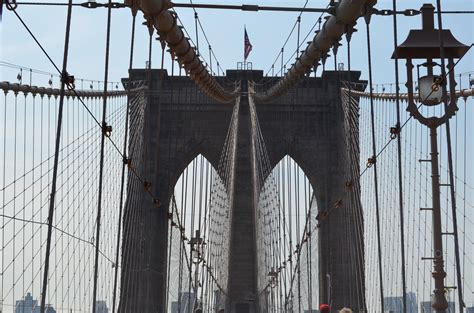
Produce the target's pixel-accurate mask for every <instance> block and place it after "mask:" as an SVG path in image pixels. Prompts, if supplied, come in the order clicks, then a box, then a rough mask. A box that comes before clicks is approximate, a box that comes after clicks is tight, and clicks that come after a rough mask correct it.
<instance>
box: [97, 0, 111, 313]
mask: <svg viewBox="0 0 474 313" xmlns="http://www.w3.org/2000/svg"><path fill="white" fill-rule="evenodd" d="M111 2H112V0H109V4H110V3H111ZM111 19H112V7H109V8H108V10H107V35H106V44H105V69H104V99H103V105H102V137H101V142H100V161H99V187H98V189H99V191H98V197H97V219H96V237H95V242H96V244H95V249H96V251H95V265H94V287H93V291H92V312H96V310H97V303H96V299H97V285H98V278H99V245H100V226H101V214H102V191H103V190H102V187H103V186H102V185H103V181H104V177H103V176H104V153H105V137H106V136H107V132H108V125H107V121H106V118H107V91H108V90H107V82H108V80H109V55H110V53H109V52H110V24H111Z"/></svg>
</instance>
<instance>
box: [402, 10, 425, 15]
mask: <svg viewBox="0 0 474 313" xmlns="http://www.w3.org/2000/svg"><path fill="white" fill-rule="evenodd" d="M420 13H421V11H420V10H414V9H407V10H405V11H403V15H405V16H415V15H418V14H420Z"/></svg>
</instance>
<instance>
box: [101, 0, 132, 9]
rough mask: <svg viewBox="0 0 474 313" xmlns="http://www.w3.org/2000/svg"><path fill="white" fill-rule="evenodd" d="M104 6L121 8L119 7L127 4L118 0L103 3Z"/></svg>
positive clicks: (125, 6) (124, 6)
mask: <svg viewBox="0 0 474 313" xmlns="http://www.w3.org/2000/svg"><path fill="white" fill-rule="evenodd" d="M103 6H104V8H109V7H110V8H111V9H121V8H127V7H129V5H127V4H126V3H120V2H112V3H110V4H109V3H104V4H103Z"/></svg>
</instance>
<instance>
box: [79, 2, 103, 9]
mask: <svg viewBox="0 0 474 313" xmlns="http://www.w3.org/2000/svg"><path fill="white" fill-rule="evenodd" d="M99 6H100V4H99V3H97V2H95V1H87V2H84V3H81V7H84V8H87V9H97V8H98V7H99Z"/></svg>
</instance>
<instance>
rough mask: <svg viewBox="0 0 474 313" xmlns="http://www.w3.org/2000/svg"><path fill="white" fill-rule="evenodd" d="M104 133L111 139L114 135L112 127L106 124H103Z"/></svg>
mask: <svg viewBox="0 0 474 313" xmlns="http://www.w3.org/2000/svg"><path fill="white" fill-rule="evenodd" d="M102 133H103V134H104V136H105V137H110V136H111V135H112V125H107V123H106V122H103V123H102Z"/></svg>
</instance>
